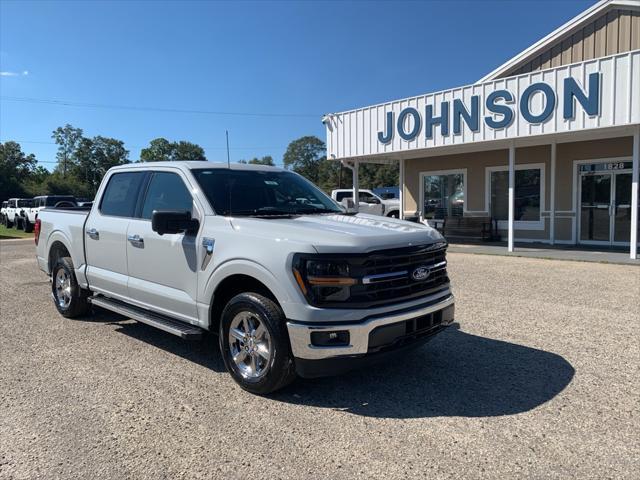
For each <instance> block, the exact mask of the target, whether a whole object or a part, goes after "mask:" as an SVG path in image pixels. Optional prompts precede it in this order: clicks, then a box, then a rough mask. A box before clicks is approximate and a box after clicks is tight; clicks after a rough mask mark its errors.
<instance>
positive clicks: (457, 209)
mask: <svg viewBox="0 0 640 480" xmlns="http://www.w3.org/2000/svg"><path fill="white" fill-rule="evenodd" d="M422 188H423V192H424V197H423V201H424V204H423V217H424V218H425V219H434V218H438V219H441V218H446V217H461V216H462V214H463V212H464V202H465V198H464V196H465V195H464V190H465V189H464V173H463V172H455V173H453V172H452V173H425V174H423V176H422Z"/></svg>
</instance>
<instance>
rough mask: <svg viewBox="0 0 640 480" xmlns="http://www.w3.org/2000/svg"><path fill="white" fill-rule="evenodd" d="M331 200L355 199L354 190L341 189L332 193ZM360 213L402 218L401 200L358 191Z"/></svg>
mask: <svg viewBox="0 0 640 480" xmlns="http://www.w3.org/2000/svg"><path fill="white" fill-rule="evenodd" d="M331 198H333V199H334V200H335V201H336V202H342V201H343V200H344V199H345V198H351V199H353V190H352V189H350V188H339V189H336V190H333V191H332V192H331ZM358 211H360V212H362V213H370V214H371V215H382V216H385V217H392V218H400V200H398V199H397V198H388V199H384V198H381V197H380V196H378V195H376V194H375V193H373V192H372V191H371V190H367V189H360V190H358Z"/></svg>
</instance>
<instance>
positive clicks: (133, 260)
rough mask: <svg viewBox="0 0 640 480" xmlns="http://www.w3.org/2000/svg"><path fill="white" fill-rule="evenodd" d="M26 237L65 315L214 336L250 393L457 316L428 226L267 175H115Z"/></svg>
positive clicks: (382, 350) (177, 170) (208, 171)
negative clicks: (83, 203) (121, 319)
mask: <svg viewBox="0 0 640 480" xmlns="http://www.w3.org/2000/svg"><path fill="white" fill-rule="evenodd" d="M35 240H36V245H37V261H38V264H39V266H40V268H41V269H42V270H43V271H44V272H46V273H47V274H48V275H50V276H51V279H52V284H51V285H52V286H51V288H52V293H53V299H54V302H55V306H56V308H57V309H58V311H59V312H60V313H61V314H62V315H64V316H66V317H76V316H80V315H83V314H86V313H88V312H89V310H90V305H91V304H93V305H96V306H99V307H102V308H105V309H108V310H112V311H114V312H117V313H120V314H123V315H125V316H127V317H129V318H133V319H135V320H138V321H140V322H144V323H147V324H150V325H153V326H155V327H157V328H160V329H162V330H165V331H167V332H170V333H173V334H175V335H179V336H181V337H183V338H197V337H199V336H201V335H202V333H203V332H204V331H211V332H214V333H217V334H218V339H219V347H220V350H221V353H222V357H223V360H224V363H225V365H226V367H227V370H228V371H229V373H230V374H231V376H232V377H233V378H234V380H235V381H236V382H237V383H238V384H239V385H240V386H241V387H242V388H244V389H246V390H248V391H250V392H253V393H258V394H266V393H269V392H272V391H274V390H276V389H278V388H281V387H283V386H284V385H286V384H288V383H289V382H291V381H292V380H293V379H294V378H295V377H296V375H300V376H303V377H318V376H323V375H329V374H334V373H338V372H340V371H345V370H349V369H352V368H354V367H356V366H360V365H363V364H365V363H369V362H371V361H379V360H382V359H384V358H385V357H386V356H388V355H391V354H396V353H398V352H401V351H404V350H406V349H409V348H412V347H415V346H417V345H420V344H421V343H423V342H425V341H426V340H428V339H429V338H431V337H432V336H433V335H434V334H436V333H438V332H440V331H441V330H443V329H444V328H445V327H446V326H448V325H449V324H451V322H452V321H453V317H454V299H453V295H452V293H451V289H450V285H449V278H448V276H447V269H446V264H447V262H446V259H445V251H446V247H447V244H446V242H445V241H444V240H443V238H442V237H441V236H440V234H439V233H438V232H437V231H435V230H434V229H432V228H430V227H428V226H425V225H421V224H414V223H409V222H405V221H401V220H396V219H389V218H381V217H376V216H372V215H366V214H351V213H349V212H348V211H346V210H345V209H343V208H342V207H341V206H340V205H338V204H337V203H336V202H334V201H333V200H331V199H330V198H329V197H328V196H326V195H325V194H324V193H323V192H322V191H321V190H320V189H318V188H317V187H315V186H314V185H313V184H311V183H310V182H308V181H307V180H305V179H304V178H303V177H301V176H299V175H297V174H295V173H293V172H289V171H287V170H282V169H278V168H273V167H265V166H258V165H231V166H230V167H227V165H223V164H215V163H210V162H169V163H164V162H162V163H161V162H158V163H155V162H154V163H141V164H135V165H126V166H119V167H115V168H112V169H111V170H109V171H108V172H107V174H106V176H105V177H104V179H103V181H102V184H101V185H100V188H99V190H98V193H97V195H96V200H95V201H94V203H93V205H92V207H91V209H90V210H82V209H81V208H75V209H74V208H68V209H61V208H52V209H49V208H47V209H44V210H42V211H41V212H40V215H39V217H38V219H37V221H36V224H35Z"/></svg>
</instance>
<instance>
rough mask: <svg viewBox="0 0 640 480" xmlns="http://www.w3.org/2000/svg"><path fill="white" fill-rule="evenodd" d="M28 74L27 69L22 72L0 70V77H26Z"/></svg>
mask: <svg viewBox="0 0 640 480" xmlns="http://www.w3.org/2000/svg"><path fill="white" fill-rule="evenodd" d="M27 75H29V70H23V71H22V72H0V77H26V76H27Z"/></svg>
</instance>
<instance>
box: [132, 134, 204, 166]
mask: <svg viewBox="0 0 640 480" xmlns="http://www.w3.org/2000/svg"><path fill="white" fill-rule="evenodd" d="M206 159H207V158H206V157H205V155H204V149H203V148H202V147H201V146H200V145H197V144H195V143H191V142H187V141H184V140H181V141H179V142H170V141H169V140H167V139H166V138H162V137H160V138H155V139H153V140H151V142H149V146H148V147H147V148H143V149H142V151H141V152H140V161H141V162H170V161H180V160H206Z"/></svg>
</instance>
